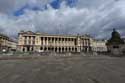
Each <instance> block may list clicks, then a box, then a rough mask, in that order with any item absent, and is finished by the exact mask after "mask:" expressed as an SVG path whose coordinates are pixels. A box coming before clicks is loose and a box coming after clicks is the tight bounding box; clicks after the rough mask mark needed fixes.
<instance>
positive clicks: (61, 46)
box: [18, 31, 91, 52]
mask: <svg viewBox="0 0 125 83" xmlns="http://www.w3.org/2000/svg"><path fill="white" fill-rule="evenodd" d="M18 50H19V51H21V52H89V51H91V47H90V37H89V36H87V35H86V36H85V35H84V36H80V35H49V34H42V33H34V32H31V31H27V32H24V31H21V32H20V33H19V39H18Z"/></svg>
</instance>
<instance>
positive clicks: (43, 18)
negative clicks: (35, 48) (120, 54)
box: [0, 0, 125, 38]
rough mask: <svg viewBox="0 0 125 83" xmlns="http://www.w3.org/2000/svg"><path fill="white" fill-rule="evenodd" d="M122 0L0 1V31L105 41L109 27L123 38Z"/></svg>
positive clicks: (124, 33) (124, 0) (14, 35)
mask: <svg viewBox="0 0 125 83" xmlns="http://www.w3.org/2000/svg"><path fill="white" fill-rule="evenodd" d="M124 4H125V0H0V32H1V33H4V34H7V35H9V36H11V37H17V36H18V33H19V32H20V31H21V30H25V31H29V30H30V31H34V32H41V33H49V34H81V35H84V34H89V35H91V36H93V37H95V38H109V37H110V35H111V32H112V30H113V28H116V30H118V31H119V32H120V34H121V35H122V36H123V37H125V5H124Z"/></svg>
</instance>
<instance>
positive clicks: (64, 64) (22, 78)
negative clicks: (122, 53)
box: [0, 56, 125, 83]
mask: <svg viewBox="0 0 125 83" xmlns="http://www.w3.org/2000/svg"><path fill="white" fill-rule="evenodd" d="M0 83H125V57H123V58H116V57H107V56H103V57H101V56H96V57H83V56H70V57H58V56H42V57H39V59H28V60H22V59H21V60H0Z"/></svg>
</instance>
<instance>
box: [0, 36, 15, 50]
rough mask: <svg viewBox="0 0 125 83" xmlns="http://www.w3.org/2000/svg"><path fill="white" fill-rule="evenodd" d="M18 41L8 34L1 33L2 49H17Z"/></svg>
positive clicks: (0, 45)
mask: <svg viewBox="0 0 125 83" xmlns="http://www.w3.org/2000/svg"><path fill="white" fill-rule="evenodd" d="M16 45H17V43H16V42H14V41H13V40H12V39H10V38H9V37H8V36H6V35H3V34H0V51H12V50H16Z"/></svg>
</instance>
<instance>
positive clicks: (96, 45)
mask: <svg viewBox="0 0 125 83" xmlns="http://www.w3.org/2000/svg"><path fill="white" fill-rule="evenodd" d="M106 42H107V41H106V40H96V39H92V44H91V45H92V46H91V47H92V51H93V52H107V46H106Z"/></svg>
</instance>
